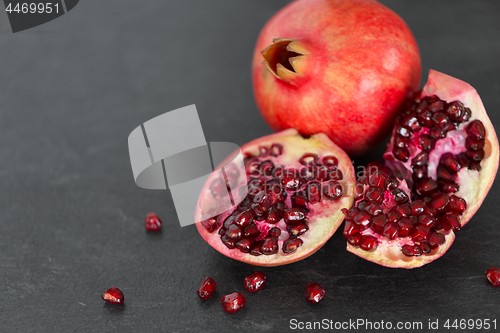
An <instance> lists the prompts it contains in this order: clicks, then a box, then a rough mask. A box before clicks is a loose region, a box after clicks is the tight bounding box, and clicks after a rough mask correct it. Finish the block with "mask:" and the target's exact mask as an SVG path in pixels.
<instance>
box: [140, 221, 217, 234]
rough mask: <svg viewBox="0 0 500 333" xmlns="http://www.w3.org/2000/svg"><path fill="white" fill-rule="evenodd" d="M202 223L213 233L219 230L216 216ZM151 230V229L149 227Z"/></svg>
mask: <svg viewBox="0 0 500 333" xmlns="http://www.w3.org/2000/svg"><path fill="white" fill-rule="evenodd" d="M147 220H148V219H147V218H146V229H148V226H147ZM201 224H202V225H203V226H204V227H205V229H207V231H208V232H210V233H212V232H214V231H215V230H217V227H218V225H217V219H216V218H213V217H212V218H209V219H206V220H204V221H201ZM148 230H150V229H148ZM151 231H155V230H151Z"/></svg>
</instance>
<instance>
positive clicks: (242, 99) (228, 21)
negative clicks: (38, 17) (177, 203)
mask: <svg viewBox="0 0 500 333" xmlns="http://www.w3.org/2000/svg"><path fill="white" fill-rule="evenodd" d="M287 2H288V1H286V0H273V1H270V0H258V1H257V0H252V1H243V0H213V1H207V0H183V1H132V0H106V1H98V0H85V1H80V4H79V5H78V6H77V7H75V9H73V10H72V11H71V12H70V13H68V14H66V15H64V16H62V17H61V18H59V19H57V20H55V21H52V22H49V23H47V24H45V25H42V26H40V27H37V28H34V29H31V30H28V31H26V32H21V33H17V34H12V33H11V32H10V29H9V26H8V23H7V22H6V15H5V13H4V12H2V13H0V20H1V21H0V68H1V69H0V76H1V83H0V144H1V146H0V331H3V332H15V331H17V332H19V331H24V332H41V331H45V332H68V331H80V332H89V331H115V330H119V331H121V332H125V331H142V332H144V331H156V330H162V331H166V332H167V331H168V332H174V331H177V332H197V331H201V330H204V331H210V332H215V331H219V332H230V331H252V330H254V331H273V332H276V331H284V330H286V329H287V327H288V322H289V320H290V319H292V318H297V319H299V320H321V319H323V318H329V319H333V320H348V319H357V318H368V319H371V320H384V321H389V320H390V321H398V320H412V321H413V320H421V321H424V322H425V323H426V322H427V320H428V319H436V318H439V319H440V320H442V321H443V320H445V319H447V318H450V319H455V318H459V319H460V318H474V319H477V318H490V319H495V318H496V317H495V316H497V317H498V307H499V305H500V301H499V292H500V290H495V289H494V288H492V287H491V286H489V285H488V284H487V282H486V280H485V278H484V271H485V270H486V269H487V268H489V267H490V266H493V265H500V255H499V254H500V244H499V243H498V239H500V232H499V228H498V222H499V209H498V195H499V194H500V188H499V186H498V181H497V182H496V183H495V184H494V186H493V188H492V190H491V192H490V195H489V196H488V198H487V199H486V200H485V201H484V204H483V206H482V208H481V209H480V210H479V212H478V213H477V214H476V215H475V216H474V218H473V219H472V221H471V222H470V223H469V224H468V225H467V227H465V228H464V229H463V230H462V231H460V233H459V234H458V236H457V239H456V241H455V244H454V245H453V246H452V248H451V249H450V250H449V251H448V253H447V254H446V255H445V256H444V257H443V258H441V259H440V260H438V261H436V262H433V263H432V264H429V265H427V266H425V267H423V268H420V269H416V270H411V271H406V270H394V269H387V268H383V267H379V266H377V265H375V264H372V263H369V262H366V261H364V260H362V259H359V258H357V257H356V256H354V255H352V254H350V253H347V252H346V251H345V241H344V239H343V237H342V235H341V233H337V234H336V235H335V236H334V237H333V238H332V239H331V240H330V241H329V242H328V243H327V244H326V245H325V246H324V247H323V248H322V249H321V250H320V251H319V252H318V253H317V254H315V255H314V256H312V257H310V258H309V259H307V260H303V261H301V262H299V263H296V264H293V265H289V266H284V267H278V268H269V269H262V271H264V272H265V273H267V274H268V279H269V283H268V286H267V287H266V289H265V290H263V291H261V292H259V293H257V294H255V295H250V296H249V297H248V302H247V306H246V308H244V309H243V310H241V311H240V312H239V313H238V314H236V315H228V314H226V313H224V312H223V310H222V308H221V306H220V303H219V300H220V298H221V297H222V296H223V295H224V294H226V293H230V292H233V291H242V290H243V287H242V280H243V278H244V277H245V276H247V275H249V274H251V273H253V272H254V271H255V268H253V267H251V266H248V265H246V264H243V263H239V262H236V261H233V260H230V259H228V258H226V257H223V256H222V255H220V254H218V253H217V252H216V251H215V250H213V249H212V248H210V247H209V246H208V245H207V244H205V243H204V242H203V241H202V239H201V238H200V237H199V235H198V233H197V231H196V229H195V227H194V226H189V227H185V228H180V226H179V224H178V221H177V217H176V214H175V211H174V208H173V204H172V201H171V197H170V195H169V193H168V192H167V191H148V190H142V189H140V188H138V187H136V186H135V184H134V181H133V177H132V171H131V168H130V163H129V157H128V149H127V137H128V134H129V133H130V131H132V130H133V129H134V128H135V127H136V126H138V125H139V124H141V123H142V122H144V121H146V120H148V119H151V118H153V117H155V116H157V115H159V114H161V113H163V112H166V111H169V110H173V109H176V108H179V107H182V106H185V105H189V104H193V103H195V104H196V105H197V107H198V110H199V112H200V117H201V120H202V124H203V126H204V129H205V135H206V138H207V141H209V142H210V141H229V142H235V143H237V144H240V145H241V144H243V143H245V142H247V141H249V140H251V139H253V138H256V137H258V136H261V135H264V134H268V133H270V132H271V131H270V129H269V127H267V125H266V124H265V123H264V121H263V120H262V118H261V116H260V115H259V113H258V111H257V109H256V106H255V103H254V101H253V95H252V90H251V81H250V60H251V54H252V50H253V46H254V42H255V40H256V38H257V35H258V33H259V30H260V28H261V27H262V26H263V25H264V23H265V22H266V21H267V20H268V19H269V18H270V17H271V16H272V15H273V13H275V12H276V11H277V10H278V9H279V8H281V7H282V6H283V5H284V4H286V3H287ZM382 2H383V3H384V4H386V5H388V6H389V7H390V8H392V9H393V10H395V11H396V12H397V13H399V14H400V15H401V16H402V17H403V18H404V19H405V20H406V21H407V23H408V25H409V26H410V28H411V29H412V30H413V32H414V34H415V36H416V38H417V40H418V42H419V46H420V49H421V55H422V62H423V82H425V80H426V75H427V71H428V69H429V68H431V67H432V68H434V69H437V70H439V71H443V72H445V73H448V74H450V75H453V76H455V77H458V78H460V79H463V80H465V81H467V82H469V83H471V84H472V85H473V86H474V87H475V88H476V89H477V90H478V91H479V93H480V94H481V96H482V99H483V102H484V104H485V106H486V109H487V110H489V113H490V116H491V119H492V121H493V124H494V125H495V126H496V128H497V129H500V113H499V109H500V98H499V93H500V61H499V59H500V42H499V36H500V20H498V15H499V14H500V2H498V1H491V0H485V1H479V0H475V1H464V0H462V1H456V0H449V1H439V2H438V1H418V2H417V1H399V0H384V1H382ZM374 156H376V155H375V154H374V155H373V156H368V157H365V158H364V159H362V161H364V160H369V159H371V158H373V157H374ZM149 211H155V212H157V213H158V214H159V215H160V217H161V218H162V219H163V221H164V230H163V232H162V233H161V234H159V235H152V234H147V233H146V232H145V230H144V227H143V219H144V216H145V215H146V213H147V212H149ZM206 275H209V276H211V277H213V278H214V279H215V280H216V281H217V283H218V284H219V288H218V291H217V293H216V294H215V296H214V297H212V298H211V299H210V300H208V301H206V302H201V301H200V300H199V299H198V297H197V296H196V293H195V290H196V288H197V287H198V285H199V283H200V281H201V279H202V278H203V277H204V276H206ZM310 281H315V282H318V283H320V284H321V285H323V286H324V287H325V288H326V290H327V296H326V298H325V299H324V300H323V301H322V303H320V304H318V305H316V306H311V305H309V304H307V303H306V302H305V301H304V299H303V290H304V287H305V285H306V284H307V283H308V282H310ZM111 285H114V286H117V287H119V288H121V289H122V290H123V292H124V293H125V297H126V301H125V303H126V304H125V306H124V307H122V308H116V307H112V306H108V305H107V304H105V303H104V302H103V301H102V300H101V299H100V293H101V292H102V291H103V290H104V289H106V288H108V287H109V286H111ZM497 319H500V318H497ZM499 324H500V323H499Z"/></svg>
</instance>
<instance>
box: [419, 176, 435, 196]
mask: <svg viewBox="0 0 500 333" xmlns="http://www.w3.org/2000/svg"><path fill="white" fill-rule="evenodd" d="M436 190H437V184H436V182H435V181H434V180H432V178H426V179H422V180H421V181H420V182H419V183H418V185H417V192H418V193H419V194H420V195H428V194H431V193H434V192H435V191H436Z"/></svg>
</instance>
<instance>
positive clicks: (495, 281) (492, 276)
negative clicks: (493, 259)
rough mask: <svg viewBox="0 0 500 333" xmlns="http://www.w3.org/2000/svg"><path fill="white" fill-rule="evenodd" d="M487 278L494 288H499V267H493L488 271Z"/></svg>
mask: <svg viewBox="0 0 500 333" xmlns="http://www.w3.org/2000/svg"><path fill="white" fill-rule="evenodd" d="M486 278H487V279H488V281H490V283H491V284H492V285H493V287H495V288H496V287H498V286H500V268H497V267H491V268H489V269H488V270H487V271H486Z"/></svg>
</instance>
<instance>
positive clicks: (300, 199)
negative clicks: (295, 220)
mask: <svg viewBox="0 0 500 333" xmlns="http://www.w3.org/2000/svg"><path fill="white" fill-rule="evenodd" d="M291 199H292V206H293V207H305V206H307V203H308V201H307V198H306V194H305V193H303V192H296V193H294V194H292V196H291Z"/></svg>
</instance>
